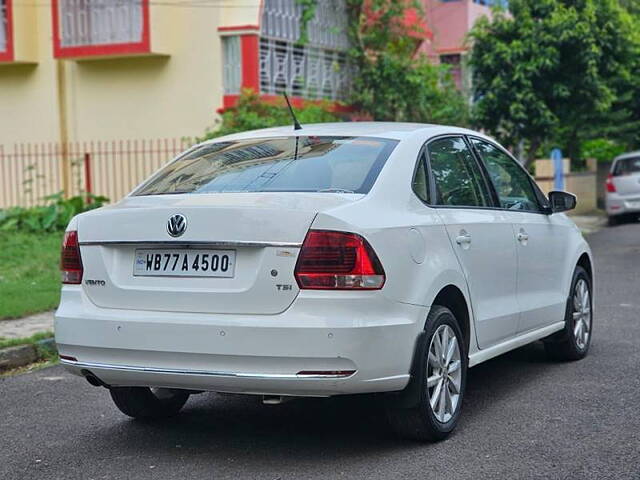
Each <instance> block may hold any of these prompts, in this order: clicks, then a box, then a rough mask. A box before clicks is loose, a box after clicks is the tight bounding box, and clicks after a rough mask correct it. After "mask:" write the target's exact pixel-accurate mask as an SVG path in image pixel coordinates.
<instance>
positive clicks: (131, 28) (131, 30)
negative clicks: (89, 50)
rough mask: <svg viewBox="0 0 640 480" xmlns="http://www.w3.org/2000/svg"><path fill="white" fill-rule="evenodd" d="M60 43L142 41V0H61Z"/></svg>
mask: <svg viewBox="0 0 640 480" xmlns="http://www.w3.org/2000/svg"><path fill="white" fill-rule="evenodd" d="M58 8H59V17H60V45H61V46H62V47H79V46H91V45H112V44H121V43H137V42H140V41H142V19H143V14H142V8H143V6H142V0H60V1H59V2H58Z"/></svg>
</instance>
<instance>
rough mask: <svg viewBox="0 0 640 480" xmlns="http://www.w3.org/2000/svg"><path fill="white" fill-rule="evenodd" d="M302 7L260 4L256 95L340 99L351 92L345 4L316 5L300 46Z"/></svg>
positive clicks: (288, 2)
mask: <svg viewBox="0 0 640 480" xmlns="http://www.w3.org/2000/svg"><path fill="white" fill-rule="evenodd" d="M302 13H303V7H302V5H301V4H300V3H298V2H297V1H295V0H264V3H263V13H262V22H261V32H260V91H261V93H263V94H280V93H282V92H287V93H289V94H290V95H294V96H301V97H305V98H312V99H317V98H326V99H330V100H343V99H345V98H347V96H348V94H349V91H350V88H351V78H352V77H353V73H354V72H353V67H352V65H350V63H349V61H348V57H347V54H346V50H347V49H348V48H349V45H350V44H349V38H348V35H347V30H348V15H347V11H346V2H345V1H344V0H332V1H331V2H318V5H317V7H316V10H315V15H314V17H313V18H312V19H311V20H310V21H309V22H308V24H307V42H306V43H305V44H304V45H301V44H300V37H301V34H302V32H301V24H302Z"/></svg>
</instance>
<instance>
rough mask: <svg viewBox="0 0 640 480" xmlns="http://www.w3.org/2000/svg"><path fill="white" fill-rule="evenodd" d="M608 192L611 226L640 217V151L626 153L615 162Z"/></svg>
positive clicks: (607, 204) (608, 181)
mask: <svg viewBox="0 0 640 480" xmlns="http://www.w3.org/2000/svg"><path fill="white" fill-rule="evenodd" d="M606 190H607V192H606V198H605V206H606V209H607V215H608V216H609V225H615V224H617V223H619V222H620V220H622V219H624V218H627V217H628V218H631V217H632V216H635V217H636V218H638V216H640V151H638V152H631V153H625V154H624V155H620V156H618V157H616V158H615V159H614V160H613V163H612V164H611V170H610V171H609V176H608V177H607V183H606Z"/></svg>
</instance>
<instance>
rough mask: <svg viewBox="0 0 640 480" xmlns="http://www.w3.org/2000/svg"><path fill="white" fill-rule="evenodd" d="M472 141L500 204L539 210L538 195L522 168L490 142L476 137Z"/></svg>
mask: <svg viewBox="0 0 640 480" xmlns="http://www.w3.org/2000/svg"><path fill="white" fill-rule="evenodd" d="M472 142H473V145H474V147H475V148H476V150H477V151H478V154H479V155H480V158H481V159H482V163H483V164H484V166H485V167H486V169H487V171H488V172H489V177H490V178H491V181H492V182H493V186H494V187H495V189H496V193H497V194H498V198H499V200H500V206H501V207H502V208H507V209H509V210H524V211H527V212H539V211H540V206H539V204H538V197H537V195H536V192H535V190H534V188H533V186H532V184H531V180H530V179H529V175H527V173H526V172H525V171H524V169H523V168H522V167H521V166H520V165H519V164H518V163H517V162H516V161H515V160H513V159H512V158H511V157H510V156H509V155H507V154H506V153H504V152H502V151H501V150H499V149H498V148H497V147H494V146H493V145H491V144H490V143H486V142H483V141H480V140H477V139H473V140H472Z"/></svg>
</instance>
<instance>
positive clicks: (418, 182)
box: [412, 152, 429, 202]
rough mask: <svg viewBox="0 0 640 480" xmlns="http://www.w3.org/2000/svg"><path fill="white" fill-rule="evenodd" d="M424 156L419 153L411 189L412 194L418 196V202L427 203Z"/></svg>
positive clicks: (427, 191) (427, 190)
mask: <svg viewBox="0 0 640 480" xmlns="http://www.w3.org/2000/svg"><path fill="white" fill-rule="evenodd" d="M425 161H426V158H425V154H424V152H422V153H420V158H419V159H418V165H417V167H416V173H415V175H414V176H413V183H412V188H413V192H414V193H415V194H416V195H417V196H418V198H419V199H420V200H423V201H425V202H428V201H429V182H428V180H427V169H426V167H425Z"/></svg>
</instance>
